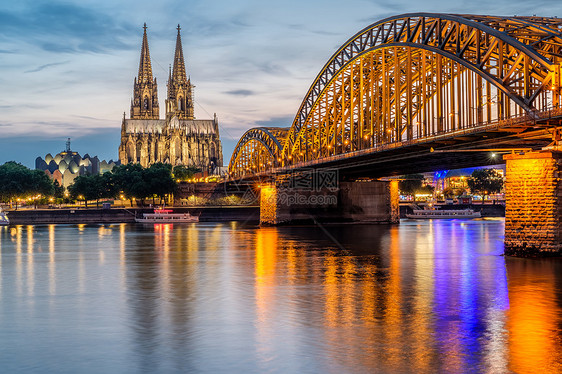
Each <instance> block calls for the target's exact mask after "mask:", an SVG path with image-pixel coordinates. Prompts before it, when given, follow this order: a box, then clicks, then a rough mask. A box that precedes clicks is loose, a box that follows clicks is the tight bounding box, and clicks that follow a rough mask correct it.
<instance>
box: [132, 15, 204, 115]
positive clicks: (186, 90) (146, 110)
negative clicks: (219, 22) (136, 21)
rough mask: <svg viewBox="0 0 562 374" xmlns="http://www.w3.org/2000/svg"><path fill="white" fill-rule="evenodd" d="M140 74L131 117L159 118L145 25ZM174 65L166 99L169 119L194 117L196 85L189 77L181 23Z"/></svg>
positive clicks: (134, 92) (156, 89)
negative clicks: (193, 96)
mask: <svg viewBox="0 0 562 374" xmlns="http://www.w3.org/2000/svg"><path fill="white" fill-rule="evenodd" d="M143 28H144V34H143V38H142V47H141V57H140V63H139V75H138V78H135V82H134V88H133V100H132V102H131V119H159V108H158V85H157V83H156V78H153V76H152V65H151V62H150V52H149V49H148V39H147V36H146V23H145V24H144V27H143ZM177 30H178V35H177V40H176V50H175V53H174V67H173V71H170V76H169V77H168V98H167V99H166V118H167V119H168V118H172V117H173V116H176V117H178V118H179V119H194V118H195V117H194V115H193V98H192V86H191V82H190V79H188V78H187V75H186V72H185V71H186V69H185V62H184V59H183V49H182V44H181V35H180V26H179V25H178V28H177Z"/></svg>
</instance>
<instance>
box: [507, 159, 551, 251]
mask: <svg viewBox="0 0 562 374" xmlns="http://www.w3.org/2000/svg"><path fill="white" fill-rule="evenodd" d="M504 159H505V160H506V183H505V190H506V209H505V254H506V255H512V256H521V257H539V256H560V254H561V252H562V185H561V182H560V175H562V174H561V173H562V166H561V163H562V152H556V151H543V152H531V153H526V154H522V155H519V154H510V155H506V156H504Z"/></svg>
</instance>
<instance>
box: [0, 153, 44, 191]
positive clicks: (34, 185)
mask: <svg viewBox="0 0 562 374" xmlns="http://www.w3.org/2000/svg"><path fill="white" fill-rule="evenodd" d="M54 192H55V187H54V185H53V182H52V181H51V180H50V179H49V177H48V176H47V175H46V174H45V173H44V172H42V171H40V170H30V169H29V168H27V167H25V166H23V165H22V164H20V163H17V162H14V161H9V162H6V163H5V164H4V165H1V166H0V199H1V200H2V201H11V200H13V199H15V198H26V197H29V196H35V195H43V196H45V195H52V194H53V193H54Z"/></svg>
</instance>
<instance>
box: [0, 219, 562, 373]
mask: <svg viewBox="0 0 562 374" xmlns="http://www.w3.org/2000/svg"><path fill="white" fill-rule="evenodd" d="M502 240H503V221H500V220H497V221H493V220H492V221H455V220H445V221H428V222H415V221H412V222H408V221H404V222H403V223H402V224H400V225H399V226H368V225H363V226H361V225H359V226H352V225H350V226H326V227H282V228H257V227H248V226H244V225H240V224H238V223H229V224H204V223H201V224H193V225H144V226H143V225H138V226H135V225H126V224H120V225H93V226H88V225H80V226H69V225H48V226H37V227H33V226H27V227H24V226H18V227H12V228H10V229H9V230H8V229H0V265H1V266H0V297H1V304H0V328H1V329H2V331H6V332H7V335H6V339H3V340H2V341H0V367H2V368H3V369H6V370H7V372H13V371H24V372H45V370H46V369H47V370H46V371H49V370H48V369H51V370H50V371H60V369H61V368H65V370H70V371H80V372H100V371H108V370H109V371H113V372H115V371H118V372H121V373H127V372H131V373H137V372H147V373H148V372H150V373H154V372H208V373H214V372H225V371H228V372H241V373H261V372H299V373H317V372H326V373H341V372H345V373H365V372H415V371H419V372H450V373H458V372H494V373H495V372H528V371H532V370H536V371H539V372H555V371H562V367H561V363H562V354H560V353H559V352H558V351H559V349H558V348H559V346H560V343H559V342H560V341H561V339H562V335H561V329H560V326H562V298H561V291H560V290H561V289H562V288H561V286H562V281H561V279H560V277H561V276H560V274H562V268H561V267H562V262H561V261H559V260H555V259H549V260H543V261H536V260H535V261H533V260H521V259H511V258H507V259H506V258H504V257H502V256H500V254H501V253H502V251H503V244H502ZM43 248H45V249H46V248H48V253H47V251H46V250H45V253H43ZM8 285H9V287H8ZM10 331H11V333H10ZM70 337H72V339H70ZM69 339H70V340H69ZM8 342H10V343H8ZM46 342H48V344H47V343H46ZM69 342H72V343H71V344H69ZM86 347H87V349H85V348H86ZM32 352H33V354H31V353H32ZM9 357H15V358H16V359H11V360H10V359H9ZM100 357H104V361H103V362H102V363H100V359H99V358H100ZM18 362H27V363H28V364H27V365H28V366H26V370H18V369H21V367H20V366H18V365H19V364H18ZM86 363H89V365H86ZM92 363H96V365H93V366H92V365H91V364H92Z"/></svg>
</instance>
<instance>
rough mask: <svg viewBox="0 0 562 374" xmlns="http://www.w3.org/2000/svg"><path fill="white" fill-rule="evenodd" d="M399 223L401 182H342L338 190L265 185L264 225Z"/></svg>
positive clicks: (276, 184) (261, 210) (262, 200)
mask: <svg viewBox="0 0 562 374" xmlns="http://www.w3.org/2000/svg"><path fill="white" fill-rule="evenodd" d="M307 221H319V222H378V223H399V222H400V213H399V207H398V182H397V181H391V182H389V181H369V182H340V183H339V184H338V187H337V188H319V189H309V188H298V187H296V188H295V187H286V186H283V185H281V184H279V183H272V184H268V185H265V186H262V188H261V193H260V223H261V224H266V225H278V224H283V223H295V222H307Z"/></svg>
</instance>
